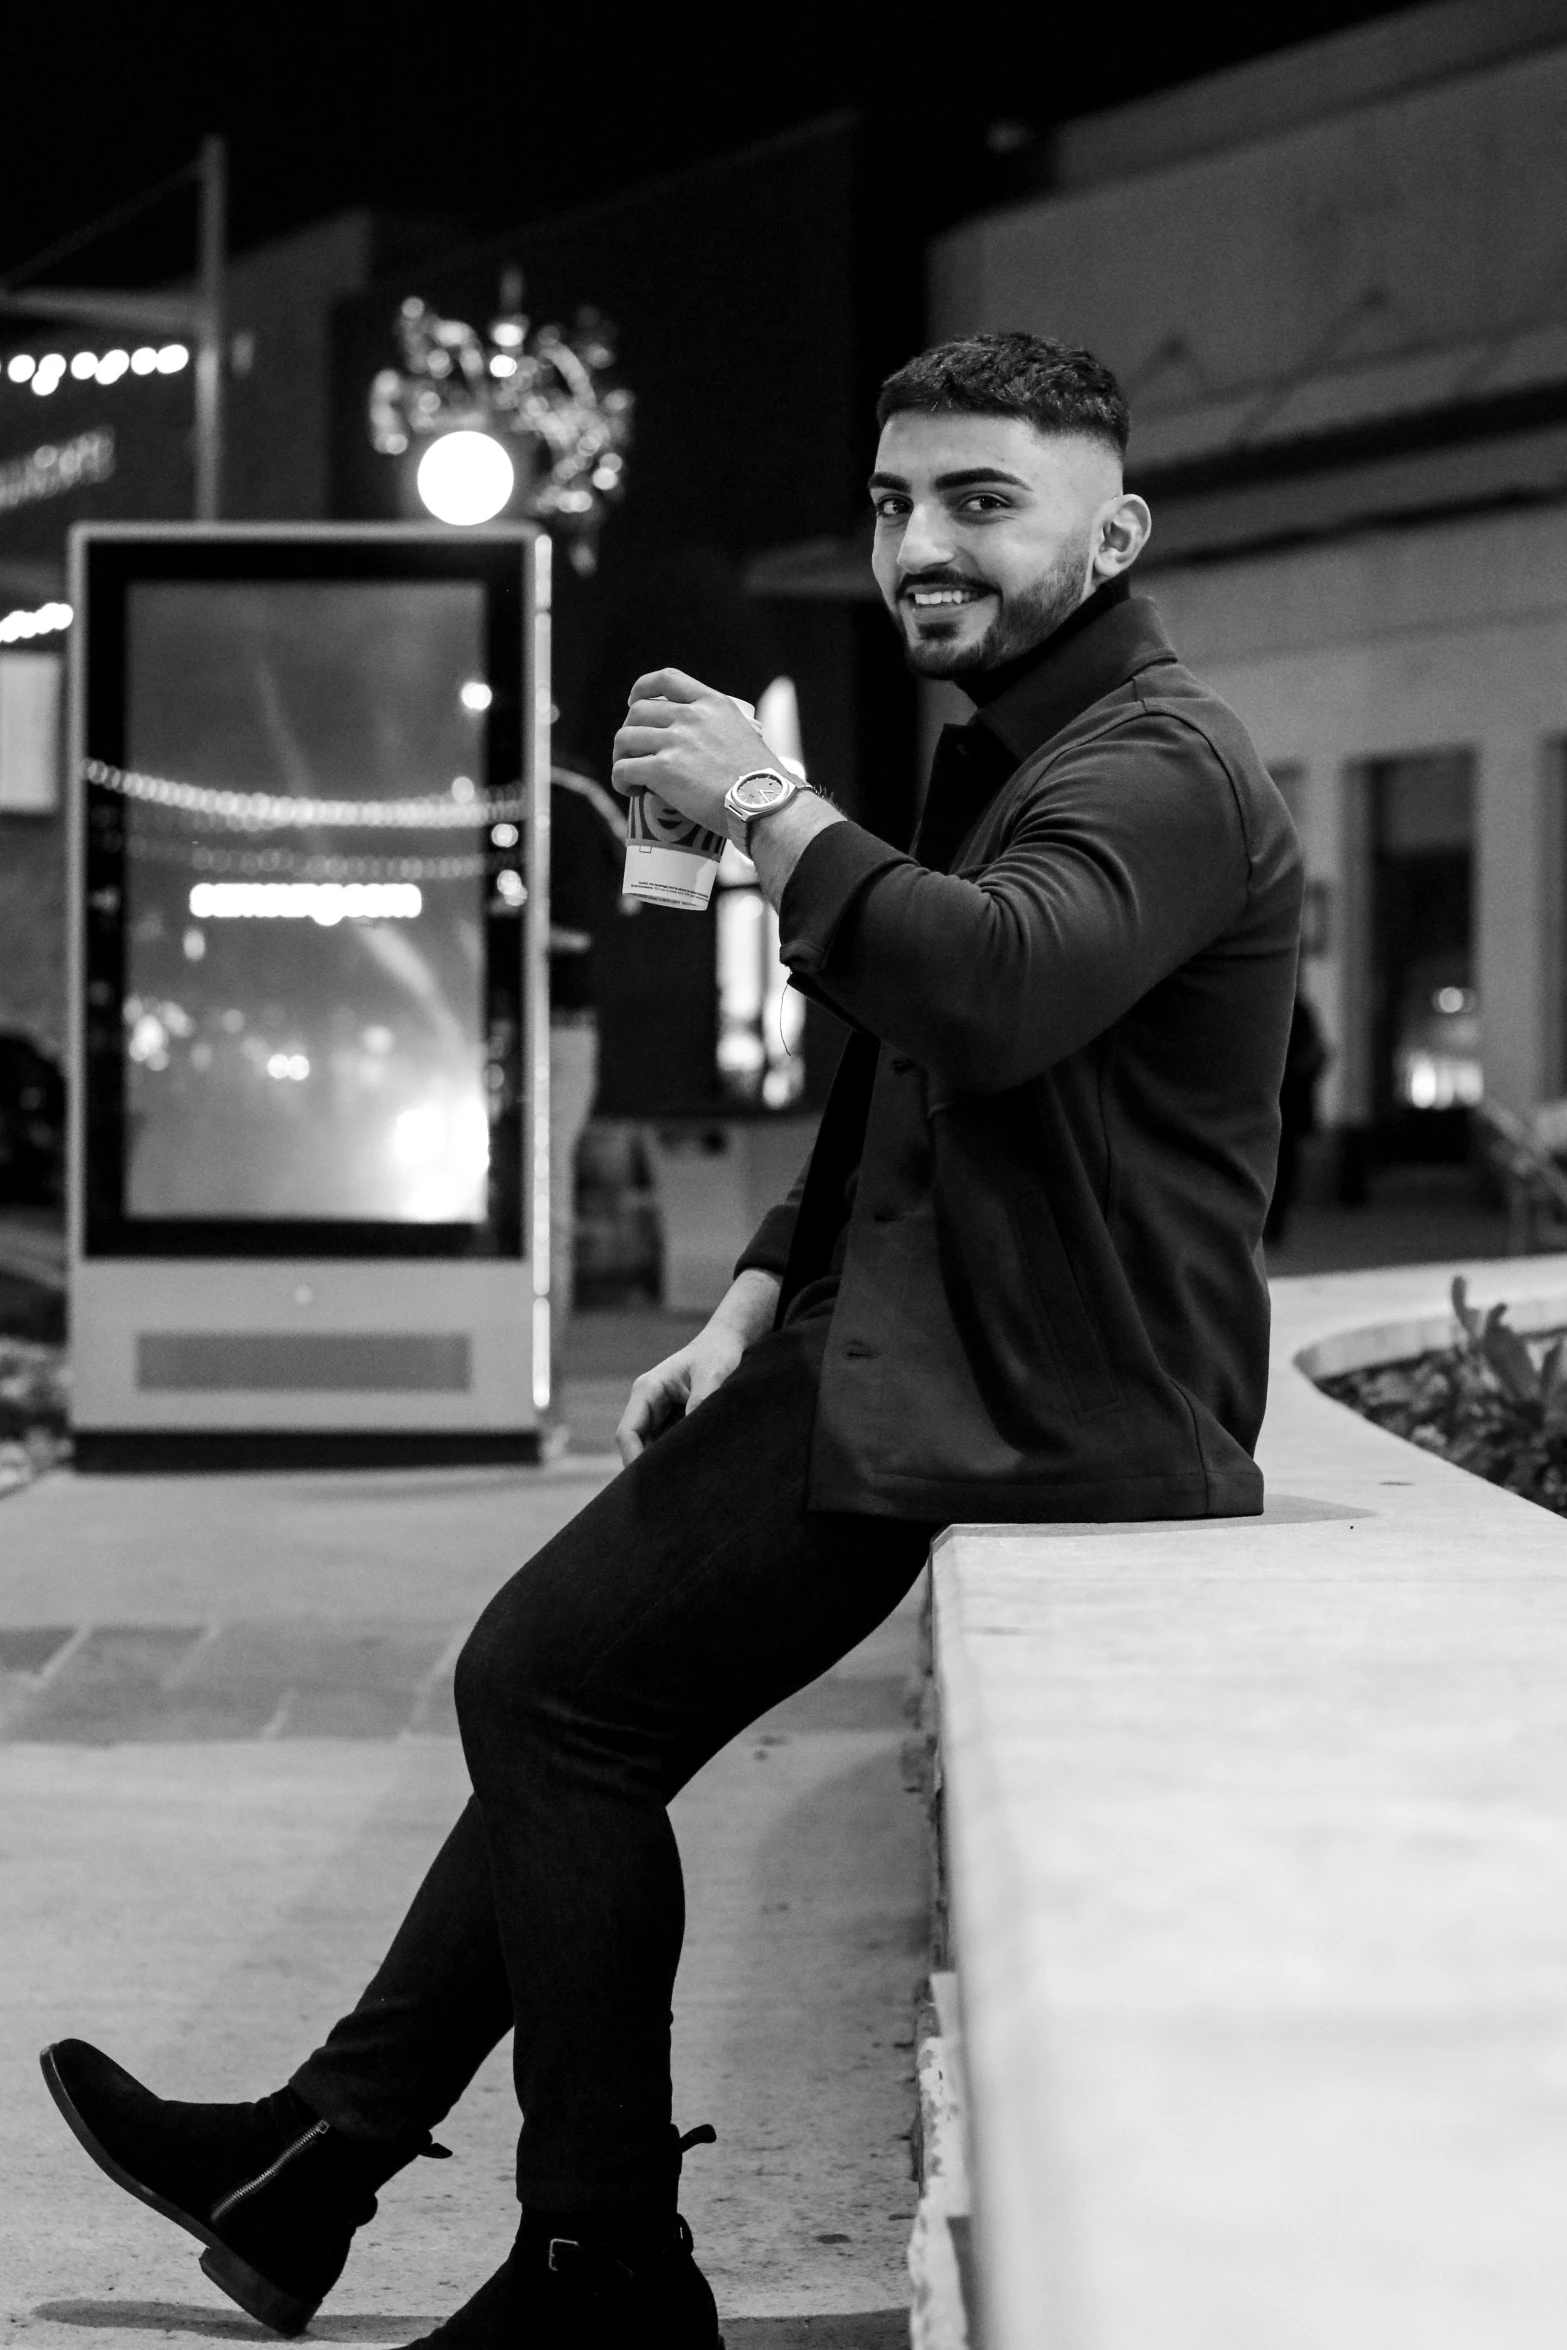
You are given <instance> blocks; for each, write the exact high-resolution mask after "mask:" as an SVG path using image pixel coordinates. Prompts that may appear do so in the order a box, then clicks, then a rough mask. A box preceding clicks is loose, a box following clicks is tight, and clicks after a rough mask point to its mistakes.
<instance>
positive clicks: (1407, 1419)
mask: <svg viewBox="0 0 1567 2350" xmlns="http://www.w3.org/2000/svg"><path fill="white" fill-rule="evenodd" d="M1453 1309H1454V1313H1455V1316H1456V1318H1457V1326H1458V1337H1457V1342H1456V1344H1454V1345H1452V1346H1444V1347H1438V1348H1436V1349H1434V1350H1433V1351H1431V1352H1429V1353H1425V1354H1420V1355H1415V1356H1412V1357H1410V1358H1408V1359H1407V1360H1405V1361H1402V1362H1393V1363H1376V1364H1370V1365H1367V1366H1366V1367H1365V1368H1364V1369H1360V1370H1354V1371H1346V1372H1342V1373H1340V1374H1338V1375H1337V1376H1335V1377H1327V1378H1322V1379H1319V1381H1318V1384H1319V1386H1320V1387H1321V1388H1322V1390H1323V1393H1324V1394H1326V1395H1330V1396H1332V1397H1333V1399H1334V1401H1335V1402H1336V1403H1345V1404H1348V1405H1349V1406H1350V1407H1351V1408H1352V1409H1353V1410H1355V1411H1357V1412H1361V1413H1363V1414H1364V1416H1365V1417H1366V1418H1367V1419H1368V1420H1374V1421H1375V1422H1376V1424H1377V1426H1378V1427H1379V1428H1387V1429H1389V1430H1391V1432H1392V1433H1393V1435H1395V1436H1402V1437H1404V1438H1405V1439H1406V1441H1407V1442H1409V1443H1410V1444H1418V1445H1420V1446H1422V1447H1423V1449H1424V1450H1425V1451H1427V1452H1433V1453H1436V1454H1438V1455H1439V1456H1440V1457H1441V1458H1442V1459H1443V1460H1449V1461H1452V1462H1454V1463H1456V1465H1457V1466H1458V1467H1459V1468H1461V1469H1468V1470H1470V1471H1471V1472H1472V1473H1473V1474H1474V1475H1475V1476H1477V1477H1485V1478H1488V1479H1489V1480H1490V1482H1491V1483H1492V1484H1493V1485H1502V1486H1505V1487H1506V1488H1507V1490H1508V1491H1509V1492H1510V1493H1520V1494H1522V1495H1523V1496H1524V1498H1525V1499H1526V1500H1528V1501H1534V1502H1538V1503H1539V1504H1540V1506H1541V1508H1542V1509H1548V1510H1555V1511H1556V1512H1557V1513H1558V1514H1559V1515H1563V1516H1567V1349H1564V1345H1563V1335H1562V1332H1561V1331H1560V1330H1546V1331H1540V1332H1535V1333H1531V1335H1530V1336H1529V1337H1528V1338H1527V1339H1525V1338H1522V1337H1520V1336H1519V1335H1518V1333H1517V1332H1516V1331H1514V1330H1513V1329H1512V1328H1511V1327H1510V1325H1509V1324H1508V1321H1507V1309H1506V1307H1505V1305H1495V1306H1492V1307H1491V1308H1490V1310H1489V1312H1487V1313H1485V1314H1483V1315H1482V1314H1479V1313H1476V1312H1475V1310H1474V1309H1473V1308H1472V1307H1471V1306H1470V1305H1469V1303H1468V1298H1467V1293H1466V1290H1465V1285H1464V1283H1463V1281H1462V1279H1459V1280H1456V1281H1455V1282H1454V1283H1453Z"/></svg>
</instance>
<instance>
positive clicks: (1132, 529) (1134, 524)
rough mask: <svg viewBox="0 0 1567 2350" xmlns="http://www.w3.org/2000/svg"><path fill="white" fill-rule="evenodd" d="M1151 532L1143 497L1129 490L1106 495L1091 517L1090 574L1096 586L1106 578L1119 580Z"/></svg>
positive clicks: (1150, 519) (1129, 567)
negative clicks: (1091, 554)
mask: <svg viewBox="0 0 1567 2350" xmlns="http://www.w3.org/2000/svg"><path fill="white" fill-rule="evenodd" d="M1152 532H1153V516H1152V515H1151V514H1150V513H1149V511H1148V505H1147V501H1146V499H1143V498H1139V497H1138V496H1137V495H1136V494H1135V492H1133V491H1131V490H1121V491H1119V492H1118V493H1117V494H1116V496H1115V497H1113V498H1107V499H1106V500H1105V503H1104V504H1103V505H1102V506H1101V507H1100V509H1099V511H1098V513H1097V514H1096V515H1095V516H1094V528H1093V538H1092V545H1093V550H1094V553H1093V562H1092V566H1091V569H1092V576H1093V581H1094V585H1095V586H1096V587H1097V586H1099V585H1101V584H1102V582H1103V581H1105V580H1107V579H1118V578H1119V577H1120V575H1121V573H1122V572H1123V571H1129V570H1130V569H1131V567H1132V565H1133V564H1134V563H1135V562H1136V561H1137V558H1138V556H1139V555H1140V554H1141V553H1142V551H1143V549H1144V547H1146V546H1147V544H1148V541H1149V538H1150V536H1151V535H1152Z"/></svg>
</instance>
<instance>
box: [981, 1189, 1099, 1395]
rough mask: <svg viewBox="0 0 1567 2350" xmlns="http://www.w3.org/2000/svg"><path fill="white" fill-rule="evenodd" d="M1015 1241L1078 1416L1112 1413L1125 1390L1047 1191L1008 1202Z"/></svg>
mask: <svg viewBox="0 0 1567 2350" xmlns="http://www.w3.org/2000/svg"><path fill="white" fill-rule="evenodd" d="M1007 1211H1008V1214H1009V1215H1010V1217H1011V1221H1012V1231H1013V1237H1014V1238H1015V1240H1016V1242H1017V1253H1018V1258H1019V1261H1020V1262H1021V1264H1022V1266H1023V1269H1024V1272H1025V1273H1026V1275H1027V1276H1028V1280H1029V1283H1030V1286H1031V1287H1032V1289H1033V1292H1034V1303H1035V1305H1036V1306H1037V1307H1038V1309H1039V1312H1040V1314H1041V1316H1042V1318H1043V1320H1044V1322H1045V1325H1046V1327H1047V1328H1048V1329H1049V1331H1050V1334H1051V1336H1052V1338H1053V1339H1054V1341H1055V1352H1056V1360H1057V1363H1058V1364H1059V1366H1060V1370H1061V1375H1062V1379H1063V1381H1064V1383H1065V1386H1066V1389H1067V1392H1068V1394H1069V1396H1070V1398H1071V1401H1072V1404H1073V1406H1074V1408H1075V1409H1076V1411H1077V1412H1078V1413H1079V1414H1080V1415H1082V1416H1087V1415H1088V1414H1090V1413H1093V1412H1108V1411H1113V1410H1114V1409H1115V1407H1116V1406H1117V1405H1118V1404H1119V1403H1120V1401H1121V1386H1120V1382H1119V1380H1118V1379H1117V1378H1116V1375H1115V1372H1114V1370H1113V1369H1112V1367H1111V1363H1110V1357H1109V1356H1108V1354H1107V1353H1106V1352H1105V1347H1104V1342H1103V1340H1102V1339H1101V1337H1100V1335H1099V1329H1098V1325H1097V1323H1096V1322H1095V1320H1094V1317H1093V1314H1092V1313H1091V1312H1090V1310H1089V1307H1088V1303H1087V1300H1086V1299H1085V1298H1084V1296H1083V1292H1082V1289H1081V1287H1080V1286H1079V1284H1078V1279H1077V1275H1076V1273H1075V1271H1074V1270H1073V1266H1072V1260H1071V1258H1070V1256H1069V1255H1068V1254H1067V1251H1066V1248H1065V1245H1064V1244H1063V1242H1062V1239H1061V1228H1060V1226H1059V1225H1058V1224H1057V1222H1056V1219H1055V1211H1054V1210H1053V1209H1052V1207H1051V1205H1050V1202H1049V1199H1048V1198H1047V1197H1046V1195H1045V1193H1044V1192H1043V1191H1036V1190H1029V1191H1015V1192H1013V1193H1012V1194H1011V1195H1010V1196H1009V1198H1008V1200H1007Z"/></svg>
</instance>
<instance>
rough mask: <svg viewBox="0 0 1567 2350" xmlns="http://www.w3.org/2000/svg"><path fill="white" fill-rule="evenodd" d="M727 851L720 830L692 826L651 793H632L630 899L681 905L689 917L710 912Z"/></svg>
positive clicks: (627, 885)
mask: <svg viewBox="0 0 1567 2350" xmlns="http://www.w3.org/2000/svg"><path fill="white" fill-rule="evenodd" d="M724 847H725V842H724V836H723V834H722V833H721V832H709V831H708V830H707V828H706V827H705V826H704V825H701V824H693V823H692V821H691V819H690V817H689V816H682V815H681V813H680V811H679V809H678V808H671V807H670V806H669V805H668V803H667V802H666V801H664V800H661V799H659V798H657V797H656V796H655V794H654V793H652V792H650V791H638V792H633V793H632V794H631V796H630V798H629V799H628V800H627V802H626V872H625V879H624V881H623V882H622V884H621V886H622V888H623V889H624V891H625V894H626V896H627V897H628V898H645V899H646V900H647V901H648V903H649V904H650V905H654V906H678V907H680V908H681V909H682V910H683V911H684V912H685V913H688V914H702V913H705V912H706V911H707V907H708V903H709V901H710V899H711V898H712V895H713V883H714V881H715V880H716V879H717V876H718V861H719V859H720V857H722V855H723V853H724Z"/></svg>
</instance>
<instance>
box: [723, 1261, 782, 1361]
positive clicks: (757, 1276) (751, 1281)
mask: <svg viewBox="0 0 1567 2350" xmlns="http://www.w3.org/2000/svg"><path fill="white" fill-rule="evenodd" d="M782 1288H783V1283H782V1281H781V1280H780V1279H779V1277H778V1275H777V1274H776V1273H768V1272H764V1271H763V1269H762V1267H761V1266H760V1265H747V1266H746V1268H745V1270H744V1271H743V1272H741V1273H737V1274H736V1275H735V1277H734V1280H733V1281H732V1282H731V1284H730V1286H729V1288H728V1290H727V1291H726V1292H725V1294H724V1296H723V1297H722V1298H721V1299H720V1301H719V1303H718V1304H717V1305H716V1306H715V1307H714V1308H713V1311H712V1313H711V1314H710V1315H709V1317H708V1322H707V1327H708V1328H709V1330H721V1331H726V1332H728V1333H729V1334H730V1335H731V1336H733V1337H735V1338H738V1339H739V1340H740V1342H741V1344H742V1345H743V1346H749V1345H750V1344H751V1343H752V1341H753V1340H754V1339H757V1338H760V1337H761V1336H762V1335H763V1334H764V1332H766V1331H768V1330H770V1329H771V1328H772V1326H773V1317H774V1315H775V1314H776V1313H777V1311H778V1296H779V1292H780V1290H781V1289H782Z"/></svg>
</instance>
